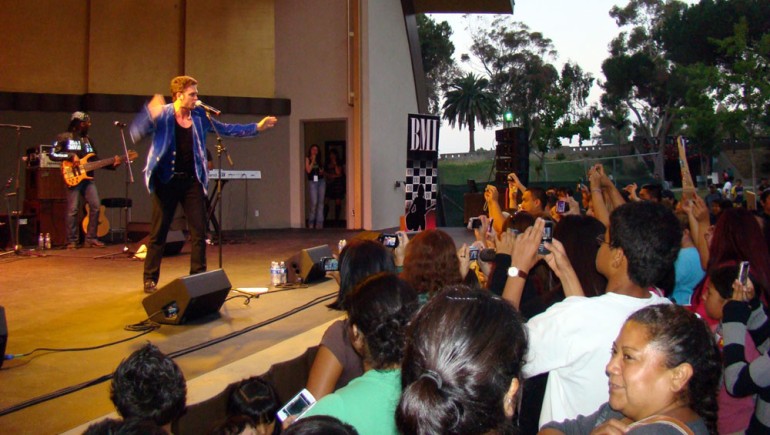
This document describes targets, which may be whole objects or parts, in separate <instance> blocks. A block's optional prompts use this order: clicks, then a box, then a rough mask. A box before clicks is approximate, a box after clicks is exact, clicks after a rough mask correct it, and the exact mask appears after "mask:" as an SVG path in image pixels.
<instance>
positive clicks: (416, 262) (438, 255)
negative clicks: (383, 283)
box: [401, 229, 463, 301]
mask: <svg viewBox="0 0 770 435" xmlns="http://www.w3.org/2000/svg"><path fill="white" fill-rule="evenodd" d="M401 278H403V279H404V280H405V281H406V282H408V283H409V284H411V285H412V287H414V289H415V290H417V293H419V294H420V300H421V301H425V300H427V299H428V298H430V297H431V296H433V295H434V294H435V293H436V292H438V291H439V290H441V289H442V288H443V287H444V286H447V285H450V284H459V283H460V282H461V281H462V280H463V277H462V275H461V274H460V260H459V259H458V258H457V251H456V248H455V242H454V240H452V237H450V236H449V234H447V233H445V232H443V231H441V230H437V229H431V230H425V231H423V232H421V233H419V234H417V235H416V236H414V238H413V239H411V240H409V244H408V245H407V246H406V256H405V258H404V270H403V272H402V274H401Z"/></svg>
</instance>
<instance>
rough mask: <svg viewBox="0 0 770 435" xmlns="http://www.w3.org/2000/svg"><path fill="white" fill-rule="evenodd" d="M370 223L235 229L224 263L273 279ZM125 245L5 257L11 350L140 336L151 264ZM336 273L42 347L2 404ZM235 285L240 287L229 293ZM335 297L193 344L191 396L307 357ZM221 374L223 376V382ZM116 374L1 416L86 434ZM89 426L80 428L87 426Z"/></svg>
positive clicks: (188, 368) (252, 281) (278, 309)
mask: <svg viewBox="0 0 770 435" xmlns="http://www.w3.org/2000/svg"><path fill="white" fill-rule="evenodd" d="M444 230H445V231H447V232H448V233H449V234H450V235H451V236H452V237H453V238H454V239H455V243H456V244H457V245H458V246H460V245H461V244H462V243H465V242H468V243H469V242H471V241H472V240H473V235H472V233H470V232H469V231H467V230H465V229H463V228H444ZM371 234H372V233H371V232H360V231H350V230H343V229H324V230H301V229H293V230H292V229H290V230H260V231H250V232H241V233H233V234H228V237H226V239H225V244H224V246H223V269H224V270H225V273H226V274H227V277H228V278H229V280H230V282H231V283H232V286H233V288H245V287H267V286H268V284H269V281H270V274H269V269H270V262H271V261H272V260H285V259H286V258H288V257H290V256H291V255H294V254H296V253H297V252H299V251H300V250H301V249H305V248H310V247H314V246H319V245H323V244H328V245H329V246H331V247H332V248H333V250H335V251H336V245H337V242H338V241H339V239H341V238H345V239H348V240H350V239H352V238H353V237H356V236H359V237H370V236H371ZM122 246H123V245H122V244H115V245H111V246H109V245H108V246H107V247H106V248H104V249H96V248H89V249H79V250H73V251H66V250H56V249H54V250H51V251H45V254H46V255H44V256H40V257H37V256H17V255H14V254H11V255H6V256H3V257H0V306H3V307H5V312H6V318H7V324H8V334H9V335H8V344H7V348H6V354H22V353H28V352H30V351H32V350H33V349H35V348H43V347H45V348H80V347H90V346H98V345H102V344H105V343H110V342H114V341H118V340H122V339H127V338H131V337H135V336H136V335H137V333H135V332H129V331H126V330H124V326H126V325H131V324H135V323H138V322H140V321H142V320H144V319H145V318H146V317H147V313H145V311H144V308H143V307H142V300H143V299H144V297H145V294H144V293H143V291H142V278H141V277H142V261H139V260H134V259H131V258H129V257H128V256H124V255H117V256H115V257H114V258H112V259H94V258H93V257H95V256H98V255H103V254H107V253H119V252H120V250H121V248H122ZM207 254H208V268H209V270H213V269H216V268H218V247H216V246H209V247H208V251H207ZM189 263H190V257H189V244H186V245H185V246H184V248H183V250H182V253H181V255H177V256H171V257H165V258H164V259H163V267H162V271H161V278H160V283H159V287H163V286H164V285H165V284H168V283H169V282H171V281H173V280H174V279H175V278H178V277H181V276H185V275H187V274H188V272H189ZM336 291H337V287H336V284H335V283H334V282H333V281H332V280H325V281H321V282H317V283H312V284H310V285H309V286H307V287H306V288H300V289H295V290H288V291H280V292H274V293H273V292H271V293H268V294H265V295H262V296H260V297H259V298H258V299H252V300H251V301H250V303H249V304H248V305H245V304H244V299H243V298H234V299H231V300H228V301H227V302H225V304H224V305H223V306H222V308H221V309H220V311H219V314H218V315H214V316H209V317H206V318H203V319H200V320H197V321H192V322H189V323H187V324H184V325H163V326H162V327H161V328H160V329H159V330H157V331H154V332H152V333H149V334H147V335H143V336H141V337H139V338H136V339H133V340H129V341H126V342H123V343H120V344H116V345H113V346H108V347H104V348H101V349H98V350H90V351H85V352H56V353H53V352H46V351H42V352H36V353H35V354H33V355H32V356H29V357H22V358H18V359H14V360H10V361H5V363H4V365H3V368H2V370H0V410H8V409H9V408H11V407H14V406H16V405H18V404H21V403H25V402H27V401H29V400H31V399H34V398H38V397H40V396H44V395H47V394H50V393H53V392H56V391H59V390H61V389H64V388H68V387H71V386H73V385H78V384H81V383H84V382H88V381H91V380H94V379H97V378H99V377H101V376H104V375H109V374H110V373H112V371H114V369H115V367H117V365H118V364H119V363H120V361H121V360H123V359H124V358H125V357H126V356H128V355H129V354H130V353H131V352H133V351H134V350H136V349H137V348H138V347H140V346H142V345H143V344H144V343H146V342H147V341H150V342H152V343H153V344H155V345H157V346H158V347H159V348H160V349H161V350H162V351H164V352H166V353H170V352H175V351H178V350H181V349H186V348H188V347H191V346H194V345H197V344H200V343H203V342H206V341H208V340H211V339H215V338H219V337H222V336H225V335H227V334H230V333H233V332H237V331H241V330H244V329H246V328H249V327H251V326H252V325H255V324H257V323H260V322H263V321H265V320H268V319H272V318H274V317H276V316H279V315H281V314H284V313H286V312H287V311H290V310H292V309H295V308H297V307H300V306H303V305H306V304H308V303H309V302H311V301H313V300H316V299H318V298H322V297H324V296H327V295H332V294H334V293H336ZM234 294H235V293H234V292H231V294H230V296H233V295H234ZM325 304H326V302H324V303H319V304H315V305H313V306H311V307H309V308H307V309H305V310H303V311H301V312H299V313H296V314H294V315H292V316H290V317H287V318H284V319H282V320H278V321H276V322H274V323H271V324H269V325H267V326H264V327H261V328H259V329H256V330H253V331H250V332H248V333H245V334H242V335H239V336H237V337H235V338H232V339H229V340H227V341H224V342H221V343H218V344H216V345H213V346H210V347H206V348H204V349H201V350H197V351H195V352H192V353H189V354H187V355H184V356H181V357H179V358H177V359H176V362H177V364H179V366H180V367H181V368H182V370H183V372H184V373H185V377H186V378H187V380H188V388H189V392H188V398H189V399H188V403H195V402H199V401H201V400H205V398H207V397H210V396H212V395H214V394H216V393H217V392H218V391H221V389H222V388H224V387H225V386H226V385H227V384H228V383H230V382H232V381H234V380H237V379H240V378H244V377H248V376H251V375H255V374H260V373H263V372H265V371H267V369H268V368H269V367H270V365H271V364H274V363H277V362H281V361H285V360H288V359H291V358H293V357H295V356H297V355H300V354H302V353H303V352H304V351H305V349H306V348H307V347H309V346H313V345H315V344H317V343H318V340H319V339H320V336H321V334H323V330H324V329H325V324H327V323H328V322H330V321H332V320H334V319H336V318H338V317H339V316H340V313H339V312H336V311H332V310H329V309H328V308H326V306H325ZM220 383H222V385H219V384H220ZM113 411H114V409H113V406H112V403H111V402H110V399H109V382H103V383H99V384H97V385H94V386H90V387H88V388H84V389H82V390H79V391H77V392H74V393H71V394H67V395H64V396H61V397H58V398H55V399H52V400H47V401H44V402H41V403H39V404H35V405H32V406H29V407H26V408H25V409H21V410H18V411H14V412H10V413H8V414H7V415H4V416H2V417H0V431H2V432H3V433H16V434H25V433H29V434H32V433H35V434H40V433H44V434H48V433H51V434H53V433H62V432H65V431H68V430H71V431H72V432H71V433H81V432H82V429H83V427H85V426H82V425H87V424H88V422H91V421H93V420H98V419H101V418H102V417H104V416H105V415H108V414H110V413H111V412H113ZM79 431H80V432H79Z"/></svg>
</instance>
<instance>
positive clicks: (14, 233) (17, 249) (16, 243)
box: [0, 124, 32, 255]
mask: <svg viewBox="0 0 770 435" xmlns="http://www.w3.org/2000/svg"><path fill="white" fill-rule="evenodd" d="M0 128H12V129H14V130H16V156H18V160H17V161H16V184H15V185H14V191H13V192H11V193H7V194H6V195H5V201H6V208H7V207H8V204H9V203H8V198H10V197H11V196H15V197H16V210H14V211H13V213H11V211H10V210H9V211H8V224H9V225H12V220H11V214H13V215H14V216H16V226H15V227H14V228H13V229H11V228H8V234H9V235H10V237H11V238H12V239H13V240H12V243H13V251H9V252H5V253H3V254H2V255H5V254H9V253H10V252H14V253H16V254H17V255H18V254H21V250H22V246H21V242H20V240H19V224H20V223H21V210H19V177H20V176H21V160H22V158H21V148H20V146H21V130H22V129H25V130H31V129H32V127H30V126H29V125H15V124H0Z"/></svg>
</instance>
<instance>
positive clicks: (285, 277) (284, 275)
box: [279, 261, 289, 284]
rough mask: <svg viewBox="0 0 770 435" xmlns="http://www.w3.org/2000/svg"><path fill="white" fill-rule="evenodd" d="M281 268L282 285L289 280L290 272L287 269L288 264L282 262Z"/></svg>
mask: <svg viewBox="0 0 770 435" xmlns="http://www.w3.org/2000/svg"><path fill="white" fill-rule="evenodd" d="M279 268H280V269H281V284H286V283H287V282H288V279H289V270H288V269H287V268H286V263H285V262H283V261H282V262H281V264H280V265H279Z"/></svg>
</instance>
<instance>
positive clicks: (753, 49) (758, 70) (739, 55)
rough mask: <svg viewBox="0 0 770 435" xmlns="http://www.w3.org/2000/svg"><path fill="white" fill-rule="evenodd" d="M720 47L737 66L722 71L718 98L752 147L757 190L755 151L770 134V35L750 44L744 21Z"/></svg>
mask: <svg viewBox="0 0 770 435" xmlns="http://www.w3.org/2000/svg"><path fill="white" fill-rule="evenodd" d="M718 45H719V48H720V50H722V51H724V53H725V54H726V55H727V56H728V57H730V58H732V59H734V62H733V63H732V64H730V65H729V66H724V67H721V68H720V78H719V81H718V84H717V87H716V90H717V98H718V99H719V101H720V104H723V105H724V106H725V107H726V109H727V111H728V112H730V113H732V114H733V115H734V116H735V117H737V118H738V119H739V120H740V122H739V123H737V125H738V126H739V128H738V129H737V130H738V131H737V133H738V136H739V137H740V138H741V139H743V140H745V141H746V142H748V144H749V151H750V156H751V185H752V186H756V184H755V183H756V176H757V171H756V159H755V158H754V149H755V148H756V145H757V139H758V138H759V137H760V136H766V135H768V134H770V116H769V115H768V113H769V112H770V32H769V33H765V34H764V35H762V36H761V37H760V38H759V40H757V41H751V40H750V39H749V28H748V23H747V21H746V20H741V21H740V22H739V23H738V24H737V25H736V26H735V34H734V35H733V36H730V37H728V38H725V39H723V40H722V41H719V42H718ZM733 125H735V124H733Z"/></svg>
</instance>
